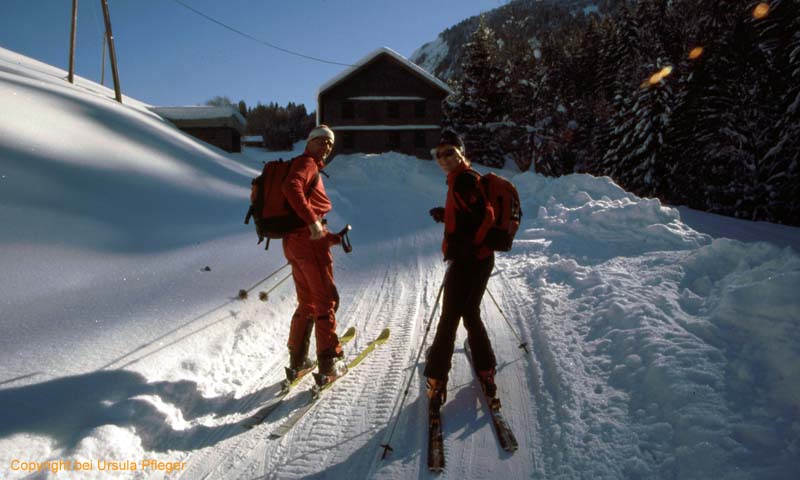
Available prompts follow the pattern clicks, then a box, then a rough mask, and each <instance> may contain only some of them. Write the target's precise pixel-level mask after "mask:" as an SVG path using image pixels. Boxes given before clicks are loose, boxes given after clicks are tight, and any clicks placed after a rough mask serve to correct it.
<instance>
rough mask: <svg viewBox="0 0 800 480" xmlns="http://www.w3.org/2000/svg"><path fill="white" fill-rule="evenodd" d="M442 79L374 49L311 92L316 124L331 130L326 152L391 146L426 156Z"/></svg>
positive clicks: (435, 135)
mask: <svg viewBox="0 0 800 480" xmlns="http://www.w3.org/2000/svg"><path fill="white" fill-rule="evenodd" d="M450 93H452V92H451V90H450V88H449V87H448V86H447V84H446V83H444V82H442V81H441V80H439V79H438V78H436V77H434V76H433V75H431V74H430V73H428V72H426V71H425V70H423V69H422V68H421V67H420V66H419V65H416V64H415V63H413V62H411V61H410V60H408V59H407V58H405V57H403V56H402V55H400V54H399V53H397V52H395V51H394V50H392V49H390V48H386V47H383V48H379V49H377V50H375V51H373V52H372V53H370V54H369V55H367V56H365V57H364V58H362V59H361V60H359V61H358V62H357V63H356V64H355V65H354V66H352V67H350V68H348V69H347V70H345V71H343V72H342V73H340V74H339V75H337V76H335V77H334V78H332V79H331V80H329V81H328V82H326V83H325V84H324V85H322V86H321V87H320V88H319V92H318V93H317V123H318V124H320V123H324V124H326V125H328V126H329V127H331V129H333V131H334V133H335V134H336V144H335V145H334V149H333V153H332V155H336V154H337V153H354V152H361V153H381V152H387V151H396V152H401V153H405V154H408V155H414V156H416V157H418V158H423V159H430V158H431V155H430V150H431V148H433V147H435V146H436V142H437V141H438V139H439V134H440V131H441V123H442V101H443V100H444V99H445V97H447V96H448V95H450Z"/></svg>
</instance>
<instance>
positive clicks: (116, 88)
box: [76, 0, 122, 103]
mask: <svg viewBox="0 0 800 480" xmlns="http://www.w3.org/2000/svg"><path fill="white" fill-rule="evenodd" d="M76 1H77V0H76ZM100 3H101V4H102V6H103V16H104V17H105V20H106V39H107V40H108V53H109V55H110V56H111V73H112V74H113V75H114V95H115V96H116V98H117V101H118V102H119V103H122V92H121V91H120V86H119V73H118V72H117V53H116V51H115V50H114V34H113V33H112V32H111V17H110V16H109V14H108V0H100Z"/></svg>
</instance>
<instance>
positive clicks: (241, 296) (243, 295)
mask: <svg viewBox="0 0 800 480" xmlns="http://www.w3.org/2000/svg"><path fill="white" fill-rule="evenodd" d="M288 266H289V262H286V263H285V264H284V265H283V266H282V267H280V268H279V269H277V270H275V271H274V272H272V273H270V274H269V275H267V276H266V277H264V278H262V279H261V280H259V281H257V282H256V283H255V284H253V286H252V287H250V288H248V289H247V290H245V289H241V290H239V300H244V299H246V298H247V294H248V293H250V292H252V291H253V289H255V288H256V287H257V286H259V285H261V284H262V283H264V282H266V281H267V280H269V279H270V278H272V276H273V275H275V274H276V273H278V272H280V271H281V270H283V269H284V268H286V267H288Z"/></svg>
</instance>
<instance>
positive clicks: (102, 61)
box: [100, 32, 106, 86]
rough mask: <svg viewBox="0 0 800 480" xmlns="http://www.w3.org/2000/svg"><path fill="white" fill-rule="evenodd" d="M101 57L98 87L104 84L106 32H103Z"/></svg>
mask: <svg viewBox="0 0 800 480" xmlns="http://www.w3.org/2000/svg"><path fill="white" fill-rule="evenodd" d="M102 42H103V55H102V57H101V61H100V85H103V86H105V84H106V32H103V39H102Z"/></svg>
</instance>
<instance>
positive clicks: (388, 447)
mask: <svg viewBox="0 0 800 480" xmlns="http://www.w3.org/2000/svg"><path fill="white" fill-rule="evenodd" d="M442 290H444V280H442V286H441V287H439V294H438V295H436V303H434V304H433V310H432V311H431V318H429V319H428V327H427V328H425V335H423V337H422V344H421V345H420V346H419V352H417V359H416V360H415V361H414V370H416V369H417V365H419V357H420V356H422V349H424V348H425V341H426V340H427V338H428V332H430V331H431V325H433V316H434V314H436V308H437V307H438V306H439V299H440V298H442ZM414 370H411V375H409V376H408V383H407V384H406V389H405V391H404V392H403V398H402V399H401V400H400V407H399V408H398V409H397V417H396V418H395V419H394V423H393V424H392V430H391V432H389V438H388V439H387V440H386V443H384V444H382V445H381V447H382V448H383V455H381V460H383V459H385V458H386V456H387V455H389V452H391V451H393V450H394V449H393V448H392V447H391V444H390V443H391V441H392V437H393V436H394V431H395V429H396V428H397V423H398V422H399V421H400V412H401V411H402V410H403V405H405V404H406V397H408V391H409V389H410V388H411V381H412V380H413V379H414ZM389 420H391V418H390V419H389Z"/></svg>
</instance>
